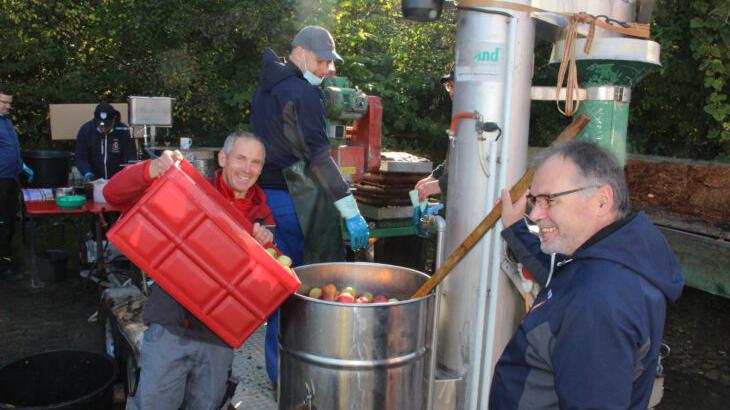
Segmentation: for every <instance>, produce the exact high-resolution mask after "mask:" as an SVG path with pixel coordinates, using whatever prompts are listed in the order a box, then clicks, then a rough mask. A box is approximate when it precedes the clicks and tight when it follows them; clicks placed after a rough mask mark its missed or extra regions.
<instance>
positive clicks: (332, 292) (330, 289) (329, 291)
mask: <svg viewBox="0 0 730 410" xmlns="http://www.w3.org/2000/svg"><path fill="white" fill-rule="evenodd" d="M322 295H328V296H329V297H330V298H329V299H327V300H335V297H336V296H337V287H336V286H335V285H333V284H331V283H328V284H326V285H324V286H322ZM322 299H324V297H322Z"/></svg>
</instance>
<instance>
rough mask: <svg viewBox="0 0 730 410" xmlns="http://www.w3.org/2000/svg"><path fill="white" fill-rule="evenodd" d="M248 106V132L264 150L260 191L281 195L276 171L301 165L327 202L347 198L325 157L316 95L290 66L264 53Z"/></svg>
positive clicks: (322, 116)
mask: <svg viewBox="0 0 730 410" xmlns="http://www.w3.org/2000/svg"><path fill="white" fill-rule="evenodd" d="M251 105H252V107H251V131H252V132H253V133H254V134H256V135H258V136H259V137H260V138H261V139H262V140H263V141H264V145H265V146H266V164H265V165H264V169H263V170H262V172H261V176H260V177H259V180H258V184H259V185H260V186H261V187H262V188H269V189H282V190H286V189H287V186H286V181H285V180H284V177H283V176H282V174H281V170H282V169H284V168H286V167H288V166H290V165H292V164H294V163H295V162H297V161H299V160H305V161H306V162H307V164H308V166H309V169H310V171H312V173H313V174H314V176H315V177H316V178H317V180H318V182H319V183H320V185H321V186H322V187H323V188H324V189H325V190H326V192H328V194H329V196H330V197H331V198H332V200H333V201H335V200H338V199H341V198H343V197H344V196H346V195H347V194H348V193H349V187H348V186H347V183H346V182H345V180H344V179H343V178H342V175H341V174H340V171H339V169H338V168H337V164H335V162H334V160H333V159H332V155H331V154H330V144H329V140H328V139H327V133H326V131H325V108H324V101H323V95H322V91H321V90H320V88H319V87H314V86H312V85H311V84H309V82H308V81H307V80H305V79H304V77H303V76H302V72H301V70H299V68H298V67H297V66H296V65H294V64H293V63H291V62H285V61H284V60H283V59H280V58H279V57H278V56H277V55H276V54H275V53H274V51H273V50H271V49H266V51H265V52H264V58H263V64H262V66H261V75H260V77H259V85H258V87H257V88H256V93H255V94H254V97H253V101H252V103H251Z"/></svg>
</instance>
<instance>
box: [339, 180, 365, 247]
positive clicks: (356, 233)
mask: <svg viewBox="0 0 730 410" xmlns="http://www.w3.org/2000/svg"><path fill="white" fill-rule="evenodd" d="M335 208H337V210H338V211H340V215H341V216H342V218H343V219H344V220H345V227H346V228H347V232H349V233H350V246H351V247H352V249H353V250H357V249H360V248H364V247H366V246H367V245H368V238H369V237H370V232H369V231H368V224H367V222H365V219H364V218H363V217H362V215H360V210H359V209H357V202H355V197H354V196H352V194H350V195H347V196H346V197H344V198H341V199H338V200H337V201H335Z"/></svg>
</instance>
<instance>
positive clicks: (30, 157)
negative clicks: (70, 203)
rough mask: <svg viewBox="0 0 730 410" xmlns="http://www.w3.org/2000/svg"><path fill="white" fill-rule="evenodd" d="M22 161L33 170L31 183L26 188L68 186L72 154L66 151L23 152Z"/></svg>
mask: <svg viewBox="0 0 730 410" xmlns="http://www.w3.org/2000/svg"><path fill="white" fill-rule="evenodd" d="M22 156H23V161H24V162H25V164H26V165H28V166H29V167H30V169H32V170H33V182H31V183H29V184H28V186H30V187H36V188H57V187H62V186H68V174H69V172H70V171H71V157H72V156H73V154H72V153H70V152H66V151H44V150H30V151H23V154H22Z"/></svg>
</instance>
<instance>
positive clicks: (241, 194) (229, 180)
mask: <svg viewBox="0 0 730 410" xmlns="http://www.w3.org/2000/svg"><path fill="white" fill-rule="evenodd" d="M182 159H183V156H182V154H181V153H180V151H164V152H163V153H162V155H160V157H159V158H157V159H154V160H148V161H144V162H141V163H138V164H135V165H132V166H129V167H127V168H126V169H124V170H123V171H121V172H119V173H118V174H116V175H114V177H112V179H111V180H109V182H108V183H107V185H106V186H105V187H104V197H105V198H106V200H107V202H109V203H110V204H113V205H115V206H117V207H120V208H122V209H125V210H126V209H129V208H131V207H132V206H133V205H134V204H135V202H136V201H137V200H138V199H139V198H140V197H141V196H142V195H143V194H144V192H145V190H146V189H147V188H148V187H149V186H150V185H151V184H152V181H153V180H154V179H155V178H157V177H159V176H160V175H162V174H164V173H165V171H167V169H169V168H170V167H171V166H174V164H175V162H177V161H179V160H182ZM264 159H265V150H264V145H263V143H262V142H261V140H260V139H259V138H258V137H257V136H255V135H253V134H251V133H248V132H242V131H237V132H234V133H232V134H231V135H229V136H228V137H227V138H226V140H225V142H224V144H223V150H222V151H221V152H219V153H218V163H219V164H220V166H221V167H222V169H221V170H219V171H218V172H216V175H215V177H214V179H213V181H211V183H212V184H213V186H215V187H216V189H218V191H220V192H221V193H222V194H223V196H224V197H226V198H227V199H228V200H229V201H230V202H231V203H232V204H233V205H234V206H235V207H236V208H237V209H238V210H240V211H241V213H242V214H243V215H244V216H245V217H246V218H247V219H248V221H249V222H252V223H253V232H252V233H251V234H252V236H253V237H254V239H256V241H257V242H259V243H260V244H261V245H262V246H264V247H271V246H273V245H272V241H273V239H274V235H273V234H272V233H271V231H269V230H268V229H267V228H265V225H271V224H273V218H272V216H271V211H270V210H269V208H268V207H267V206H266V196H265V195H264V191H263V190H262V189H261V188H259V187H258V186H257V185H256V180H257V179H258V177H259V174H260V173H261V169H262V168H263V166H264ZM143 319H144V321H145V323H148V324H149V327H148V328H147V330H146V331H145V333H144V337H143V340H142V350H141V356H142V358H141V363H140V364H141V369H142V372H141V376H140V380H139V386H138V387H137V391H136V392H135V394H134V396H133V397H129V399H128V400H127V409H155V410H158V409H170V410H177V409H179V408H182V407H184V408H185V409H188V410H198V409H217V408H218V407H219V406H220V403H221V401H222V399H223V396H224V394H225V387H226V381H227V378H228V370H229V368H230V367H231V363H232V361H233V349H231V348H230V347H229V346H228V345H227V344H226V343H225V342H223V340H221V339H220V338H219V337H218V336H217V335H216V334H215V333H213V332H212V331H211V330H210V329H208V327H206V326H205V325H204V324H203V323H202V322H200V321H199V320H198V319H196V318H195V317H194V316H193V315H192V314H190V312H188V311H187V310H186V309H185V308H184V307H183V306H181V305H180V304H179V303H177V301H175V300H174V299H173V298H172V297H171V296H170V295H169V294H168V293H167V292H165V291H164V290H162V289H161V288H160V287H159V286H154V287H153V288H152V292H151V293H150V297H149V299H148V300H147V303H146V304H145V307H144V312H143Z"/></svg>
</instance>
